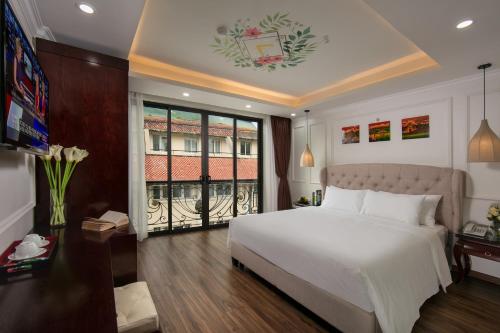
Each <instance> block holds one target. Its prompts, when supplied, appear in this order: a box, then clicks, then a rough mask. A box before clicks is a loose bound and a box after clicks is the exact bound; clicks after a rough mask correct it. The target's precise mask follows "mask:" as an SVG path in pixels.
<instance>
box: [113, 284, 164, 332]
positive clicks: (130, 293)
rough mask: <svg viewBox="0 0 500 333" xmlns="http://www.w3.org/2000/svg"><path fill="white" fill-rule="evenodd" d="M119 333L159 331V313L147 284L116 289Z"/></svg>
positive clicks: (128, 285)
mask: <svg viewBox="0 0 500 333" xmlns="http://www.w3.org/2000/svg"><path fill="white" fill-rule="evenodd" d="M115 305H116V315H117V322H118V332H120V333H122V332H126V333H151V332H157V331H158V330H159V320H158V313H157V312H156V307H155V305H154V303H153V299H152V298H151V294H150V292H149V289H148V285H147V283H146V282H144V281H141V282H134V283H131V284H127V285H125V286H123V287H117V288H115Z"/></svg>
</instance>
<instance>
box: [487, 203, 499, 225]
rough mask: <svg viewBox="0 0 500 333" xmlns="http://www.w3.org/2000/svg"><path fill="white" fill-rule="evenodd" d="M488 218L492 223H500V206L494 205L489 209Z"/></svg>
mask: <svg viewBox="0 0 500 333" xmlns="http://www.w3.org/2000/svg"><path fill="white" fill-rule="evenodd" d="M486 218H487V219H488V220H490V221H492V222H497V223H498V222H500V204H499V203H494V204H492V205H491V206H490V208H489V209H488V215H486Z"/></svg>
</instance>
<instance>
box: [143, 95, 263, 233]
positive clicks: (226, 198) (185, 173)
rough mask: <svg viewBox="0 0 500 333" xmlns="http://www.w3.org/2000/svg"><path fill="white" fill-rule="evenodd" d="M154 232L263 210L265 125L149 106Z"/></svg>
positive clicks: (148, 157) (150, 210) (150, 197)
mask: <svg viewBox="0 0 500 333" xmlns="http://www.w3.org/2000/svg"><path fill="white" fill-rule="evenodd" d="M144 140H145V146H146V149H145V150H146V152H145V153H146V156H145V173H146V188H147V196H148V207H147V217H148V225H149V231H150V232H151V233H159V232H162V233H164V232H175V231H186V230H193V229H194V230H197V229H206V228H210V227H216V226H224V225H227V223H228V222H229V220H230V219H231V218H232V217H234V216H237V215H243V214H255V213H259V212H261V211H262V153H261V152H262V121H261V120H260V119H253V118H247V117H240V116H234V115H228V114H219V113H214V112H208V111H204V110H197V109H189V108H182V107H175V106H169V105H162V104H156V103H145V104H144Z"/></svg>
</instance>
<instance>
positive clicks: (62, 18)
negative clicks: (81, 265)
mask: <svg viewBox="0 0 500 333" xmlns="http://www.w3.org/2000/svg"><path fill="white" fill-rule="evenodd" d="M144 1H145V0H126V1H123V0H89V1H84V2H86V3H90V4H91V5H92V6H93V7H94V8H95V13H94V14H93V15H86V14H83V13H82V12H81V11H80V10H79V9H78V8H77V6H76V4H77V2H78V1H74V0H65V1H61V0H37V1H36V2H35V1H33V3H36V5H37V7H38V11H39V13H40V16H41V18H42V22H43V23H44V25H46V26H47V27H49V28H50V30H51V31H52V33H53V34H54V36H55V38H56V40H57V41H58V42H61V43H65V44H69V45H74V46H78V47H82V48H86V49H89V50H93V51H97V52H101V53H106V54H109V55H112V56H115V57H120V58H127V57H128V54H129V51H130V46H131V45H132V41H133V39H134V36H135V32H136V30H137V25H138V24H139V20H140V18H141V14H142V10H143V7H144Z"/></svg>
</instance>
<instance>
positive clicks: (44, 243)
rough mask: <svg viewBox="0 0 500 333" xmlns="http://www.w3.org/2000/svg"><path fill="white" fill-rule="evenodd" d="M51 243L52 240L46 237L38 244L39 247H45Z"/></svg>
mask: <svg viewBox="0 0 500 333" xmlns="http://www.w3.org/2000/svg"><path fill="white" fill-rule="evenodd" d="M49 244H50V242H49V241H48V240H46V239H44V240H42V241H40V245H38V247H45V246H47V245H49Z"/></svg>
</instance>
